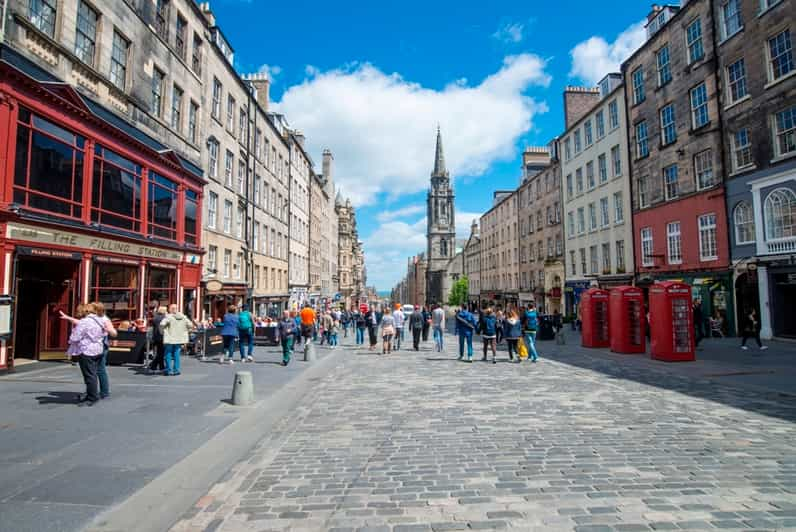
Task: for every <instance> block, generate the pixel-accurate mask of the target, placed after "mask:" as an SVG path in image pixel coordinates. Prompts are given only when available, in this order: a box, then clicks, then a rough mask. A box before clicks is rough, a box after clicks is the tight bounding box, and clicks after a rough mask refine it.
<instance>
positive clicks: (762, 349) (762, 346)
mask: <svg viewBox="0 0 796 532" xmlns="http://www.w3.org/2000/svg"><path fill="white" fill-rule="evenodd" d="M766 349H768V346H767V345H761V346H760V350H761V351H765V350H766Z"/></svg>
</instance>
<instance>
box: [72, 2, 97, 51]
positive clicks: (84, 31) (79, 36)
mask: <svg viewBox="0 0 796 532" xmlns="http://www.w3.org/2000/svg"><path fill="white" fill-rule="evenodd" d="M98 18H99V14H98V13H97V12H96V11H94V9H93V8H92V7H91V6H89V5H88V4H87V3H85V2H83V1H82V0H81V1H80V2H78V4H77V31H76V33H75V55H76V56H77V57H79V58H80V60H81V61H83V62H84V63H86V64H87V65H91V66H94V49H95V43H96V41H97V19H98Z"/></svg>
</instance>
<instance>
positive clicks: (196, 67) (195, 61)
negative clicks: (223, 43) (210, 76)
mask: <svg viewBox="0 0 796 532" xmlns="http://www.w3.org/2000/svg"><path fill="white" fill-rule="evenodd" d="M191 70H193V71H194V72H195V73H196V74H199V75H201V74H202V38H201V37H200V36H199V35H197V34H195V33H194V36H193V50H192V51H191Z"/></svg>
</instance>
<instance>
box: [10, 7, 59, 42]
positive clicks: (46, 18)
mask: <svg viewBox="0 0 796 532" xmlns="http://www.w3.org/2000/svg"><path fill="white" fill-rule="evenodd" d="M57 5H58V1H57V0H30V5H29V8H30V9H29V12H28V15H29V17H30V21H31V22H32V23H33V25H34V26H36V27H37V28H38V29H39V30H41V31H43V32H44V33H46V34H47V35H49V36H50V37H55V7H56V6H57ZM4 16H5V15H4Z"/></svg>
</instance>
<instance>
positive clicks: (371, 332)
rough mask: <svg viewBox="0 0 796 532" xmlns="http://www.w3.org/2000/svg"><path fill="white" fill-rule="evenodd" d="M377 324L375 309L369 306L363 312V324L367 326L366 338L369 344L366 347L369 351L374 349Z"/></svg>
mask: <svg viewBox="0 0 796 532" xmlns="http://www.w3.org/2000/svg"><path fill="white" fill-rule="evenodd" d="M378 324H379V322H378V318H377V317H376V311H375V310H373V309H372V308H370V307H369V308H368V310H367V312H365V325H366V326H367V328H368V340H369V341H370V346H369V347H368V350H369V351H373V350H374V349H376V329H377V328H378Z"/></svg>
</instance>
